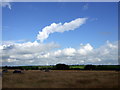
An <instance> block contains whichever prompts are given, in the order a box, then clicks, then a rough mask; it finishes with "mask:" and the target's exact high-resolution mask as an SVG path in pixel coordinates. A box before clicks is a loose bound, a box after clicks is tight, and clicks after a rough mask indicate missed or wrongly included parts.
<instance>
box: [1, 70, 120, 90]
mask: <svg viewBox="0 0 120 90" xmlns="http://www.w3.org/2000/svg"><path fill="white" fill-rule="evenodd" d="M2 85H3V88H117V87H118V72H116V71H50V72H43V71H39V70H38V71H37V70H30V71H24V74H13V73H12V71H9V72H8V73H4V74H3V82H2Z"/></svg>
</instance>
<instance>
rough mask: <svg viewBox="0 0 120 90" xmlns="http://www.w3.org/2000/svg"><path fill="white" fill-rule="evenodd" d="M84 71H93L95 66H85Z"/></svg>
mask: <svg viewBox="0 0 120 90" xmlns="http://www.w3.org/2000/svg"><path fill="white" fill-rule="evenodd" d="M84 69H85V70H95V69H96V66H95V65H86V66H85V68H84Z"/></svg>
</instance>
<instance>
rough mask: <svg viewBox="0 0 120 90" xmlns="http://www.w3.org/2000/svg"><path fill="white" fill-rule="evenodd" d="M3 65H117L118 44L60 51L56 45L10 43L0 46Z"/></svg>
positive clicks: (81, 46) (108, 43)
mask: <svg viewBox="0 0 120 90" xmlns="http://www.w3.org/2000/svg"><path fill="white" fill-rule="evenodd" d="M56 49H57V50H56ZM1 50H2V60H3V65H48V64H57V63H65V64H118V42H113V43H111V42H109V41H107V42H106V43H105V44H104V45H102V46H101V47H99V48H94V47H93V46H92V45H91V44H90V43H87V44H85V45H83V44H80V46H79V48H78V49H77V48H71V47H68V48H64V49H60V47H59V45H58V44H56V43H48V44H42V43H38V42H37V41H35V42H26V43H10V44H4V45H2V46H0V53H1Z"/></svg>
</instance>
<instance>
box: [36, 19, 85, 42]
mask: <svg viewBox="0 0 120 90" xmlns="http://www.w3.org/2000/svg"><path fill="white" fill-rule="evenodd" d="M86 20H87V18H77V19H75V20H73V21H71V22H65V23H64V24H62V23H58V24H56V23H52V24H51V25H49V26H46V27H45V28H43V29H42V30H41V31H39V34H38V35H37V40H40V41H41V42H43V41H44V40H45V39H47V38H48V37H49V35H50V34H52V33H55V32H61V33H62V32H65V31H70V30H75V29H76V28H78V27H80V26H81V25H82V24H84V23H85V22H86Z"/></svg>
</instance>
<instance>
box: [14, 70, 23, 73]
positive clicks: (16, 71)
mask: <svg viewBox="0 0 120 90" xmlns="http://www.w3.org/2000/svg"><path fill="white" fill-rule="evenodd" d="M13 73H22V72H21V71H19V70H15V71H13Z"/></svg>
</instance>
